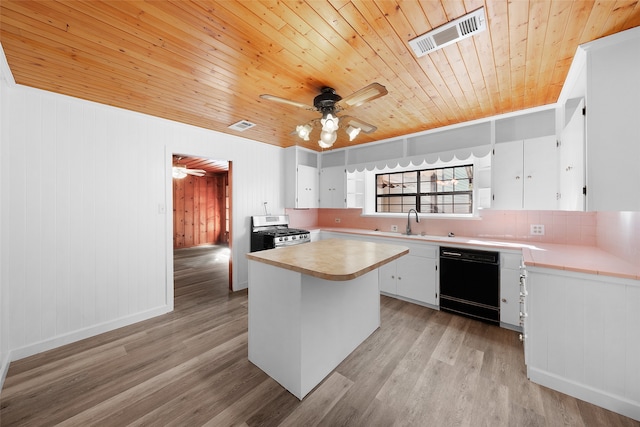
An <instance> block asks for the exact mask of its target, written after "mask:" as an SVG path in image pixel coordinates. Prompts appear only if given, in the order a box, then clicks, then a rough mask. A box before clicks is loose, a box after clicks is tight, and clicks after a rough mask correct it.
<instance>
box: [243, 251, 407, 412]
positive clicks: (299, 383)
mask: <svg viewBox="0 0 640 427" xmlns="http://www.w3.org/2000/svg"><path fill="white" fill-rule="evenodd" d="M408 252H409V250H408V248H406V247H404V246H399V245H394V244H380V243H372V242H362V241H354V240H342V239H328V240H322V241H318V242H313V243H305V244H302V245H296V246H288V247H285V248H282V249H271V250H267V251H260V252H252V253H249V254H247V258H248V259H249V360H250V361H251V362H252V363H254V364H255V365H256V366H258V367H259V368H260V369H262V370H263V371H264V372H266V373H267V374H268V375H269V376H271V377H272V378H273V379H275V380H276V381H277V382H278V383H280V384H281V385H282V386H283V387H285V388H286V389H287V390H289V391H290V392H291V393H292V394H293V395H294V396H296V397H297V398H298V399H303V398H304V396H306V395H307V394H308V393H309V392H310V391H311V390H312V389H313V388H314V387H315V386H316V385H318V384H319V383H320V382H321V381H322V380H323V379H324V378H325V377H326V376H327V375H328V374H329V373H330V372H331V371H332V370H333V369H334V368H335V367H336V366H338V365H339V364H340V362H342V361H343V360H344V359H345V358H346V357H347V356H348V355H349V354H350V353H351V352H352V351H353V350H355V349H356V347H358V346H359V345H360V344H361V343H362V342H363V341H364V340H365V339H366V338H367V337H368V336H369V335H371V333H373V332H374V331H375V330H376V329H377V328H378V327H379V326H380V291H379V287H378V268H379V267H380V266H382V265H384V264H386V263H388V262H391V261H393V260H395V259H397V258H399V257H401V256H403V255H406V254H407V253H408Z"/></svg>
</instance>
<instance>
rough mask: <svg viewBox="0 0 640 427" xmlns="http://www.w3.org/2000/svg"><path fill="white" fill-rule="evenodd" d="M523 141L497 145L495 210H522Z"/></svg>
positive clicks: (494, 157)
mask: <svg viewBox="0 0 640 427" xmlns="http://www.w3.org/2000/svg"><path fill="white" fill-rule="evenodd" d="M523 155H524V154H523V141H513V142H503V143H500V144H496V145H495V148H494V154H493V170H494V173H493V179H492V186H493V201H492V204H491V207H492V208H493V209H505V210H508V209H522V193H523V182H524V179H523V177H522V175H523V172H524V171H523Z"/></svg>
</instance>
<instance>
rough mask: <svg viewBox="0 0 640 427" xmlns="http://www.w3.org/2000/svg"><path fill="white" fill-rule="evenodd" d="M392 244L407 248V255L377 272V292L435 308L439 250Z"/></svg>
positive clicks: (432, 247) (426, 246) (429, 247)
mask: <svg viewBox="0 0 640 427" xmlns="http://www.w3.org/2000/svg"><path fill="white" fill-rule="evenodd" d="M381 243H384V242H381ZM387 243H388V240H387ZM394 243H397V244H401V245H404V246H408V247H409V254H408V255H405V256H403V257H401V258H398V259H397V260H396V261H393V262H390V263H389V264H386V265H384V266H382V267H381V268H380V269H379V271H378V275H379V276H378V277H379V278H378V281H379V283H380V291H381V292H383V293H385V294H387V295H390V296H395V297H400V298H403V299H407V300H410V301H417V302H421V303H425V304H429V305H432V306H437V305H438V286H437V285H438V271H437V263H436V255H437V253H438V247H437V246H432V245H428V244H424V245H407V244H406V243H404V242H394Z"/></svg>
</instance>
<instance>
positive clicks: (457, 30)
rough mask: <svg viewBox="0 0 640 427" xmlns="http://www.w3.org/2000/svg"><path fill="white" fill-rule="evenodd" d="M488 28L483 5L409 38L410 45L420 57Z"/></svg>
mask: <svg viewBox="0 0 640 427" xmlns="http://www.w3.org/2000/svg"><path fill="white" fill-rule="evenodd" d="M486 29H487V20H486V18H485V16H484V7H481V8H480V9H477V10H475V11H473V12H471V13H468V14H466V15H464V16H463V17H460V18H458V19H455V20H453V21H451V22H448V23H446V24H444V25H442V26H440V27H438V28H436V29H435V30H432V31H429V32H428V33H426V34H423V35H421V36H419V37H416V38H415V39H413V40H409V46H411V49H413V51H414V52H415V54H416V56H417V57H418V58H419V57H421V56H424V55H426V54H427V53H431V52H433V51H435V50H438V49H441V48H443V47H445V46H449V45H450V44H452V43H456V42H458V41H460V40H462V39H466V38H467V37H471V36H472V35H474V34H477V33H479V32H482V31H484V30H486Z"/></svg>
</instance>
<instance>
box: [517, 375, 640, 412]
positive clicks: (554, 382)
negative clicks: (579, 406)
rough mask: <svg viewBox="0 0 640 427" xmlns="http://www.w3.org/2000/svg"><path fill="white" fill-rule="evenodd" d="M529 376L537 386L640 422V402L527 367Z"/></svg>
mask: <svg viewBox="0 0 640 427" xmlns="http://www.w3.org/2000/svg"><path fill="white" fill-rule="evenodd" d="M527 376H528V377H529V379H530V380H531V381H533V382H534V383H536V384H540V385H543V386H545V387H549V388H551V389H553V390H556V391H559V392H561V393H564V394H568V395H569V396H573V397H575V398H577V399H581V400H584V401H585V402H589V403H592V404H594V405H597V406H600V407H602V408H605V409H609V410H610V411H613V412H616V413H618V414H622V415H624V416H625V417H629V418H633V419H634V420H637V421H640V402H634V401H632V400H629V399H625V398H624V397H622V396H618V395H615V394H611V393H607V392H605V391H603V390H599V389H596V388H593V387H589V386H587V385H584V384H580V383H577V382H574V381H569V380H567V379H565V378H562V377H559V376H557V375H554V374H551V373H549V372H546V371H542V370H540V369H535V368H531V367H527Z"/></svg>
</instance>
